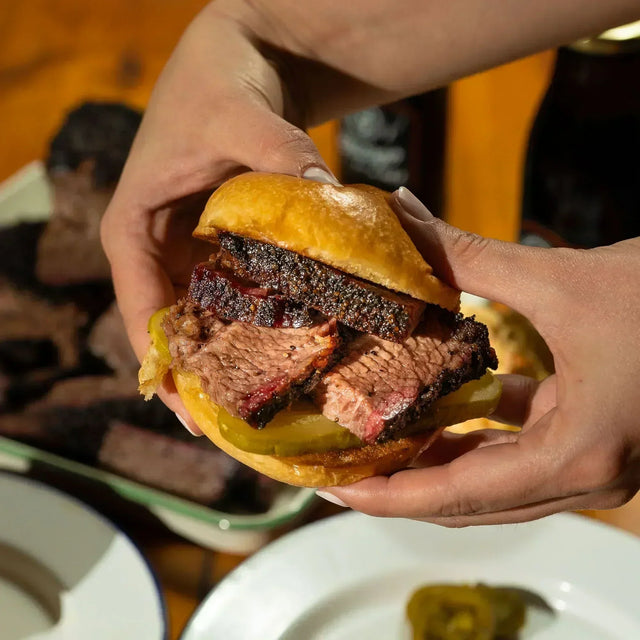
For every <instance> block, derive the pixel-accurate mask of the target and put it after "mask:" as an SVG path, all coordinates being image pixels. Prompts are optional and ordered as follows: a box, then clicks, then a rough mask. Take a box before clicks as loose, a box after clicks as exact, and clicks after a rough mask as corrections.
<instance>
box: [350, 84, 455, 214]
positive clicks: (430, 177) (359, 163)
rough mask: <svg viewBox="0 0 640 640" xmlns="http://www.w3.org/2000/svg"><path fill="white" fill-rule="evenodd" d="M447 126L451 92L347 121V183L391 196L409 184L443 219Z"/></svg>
mask: <svg viewBox="0 0 640 640" xmlns="http://www.w3.org/2000/svg"><path fill="white" fill-rule="evenodd" d="M446 122H447V89H446V88H441V89H436V90H433V91H429V92H427V93H423V94H421V95H417V96H412V97H410V98H406V99H404V100H399V101H398V102H394V103H392V104H387V105H382V106H379V107H372V108H370V109H366V110H364V111H359V112H357V113H353V114H350V115H348V116H346V117H344V118H343V119H342V120H341V122H340V132H339V155H340V165H341V166H340V176H341V180H342V182H344V183H345V184H351V183H365V184H371V185H374V186H376V187H380V188H381V189H385V190H387V191H394V190H395V189H397V188H398V187H400V186H403V185H404V186H406V187H408V188H409V189H411V191H413V192H414V193H415V194H416V196H418V198H420V199H421V200H422V201H423V202H424V203H425V204H426V205H427V206H428V207H429V208H430V209H431V211H433V213H434V214H437V215H442V213H443V207H444V158H445V133H446V131H445V129H446Z"/></svg>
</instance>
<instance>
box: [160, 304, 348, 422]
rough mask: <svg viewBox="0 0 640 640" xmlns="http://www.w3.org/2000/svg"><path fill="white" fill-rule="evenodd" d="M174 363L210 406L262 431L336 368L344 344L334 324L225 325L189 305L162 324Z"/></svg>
mask: <svg viewBox="0 0 640 640" xmlns="http://www.w3.org/2000/svg"><path fill="white" fill-rule="evenodd" d="M163 327H164V330H165V332H166V334H167V337H168V339H169V350H170V352H171V356H172V358H173V359H174V363H175V364H176V365H177V366H178V367H179V368H180V369H183V370H184V371H188V372H193V373H196V374H197V375H198V376H199V377H200V381H201V384H202V387H203V390H204V391H205V392H206V393H207V394H208V395H209V397H210V398H211V400H212V401H213V402H214V403H215V404H217V405H220V406H222V407H224V408H225V409H226V410H227V411H228V412H229V413H230V414H231V415H234V416H237V417H240V418H242V419H243V420H245V421H246V422H248V423H249V424H251V425H253V426H255V427H258V428H262V427H264V426H265V425H266V424H267V422H269V421H270V420H271V419H272V418H273V416H274V415H275V414H276V413H277V412H278V411H280V410H281V409H284V408H285V407H287V406H288V405H289V404H290V402H291V401H292V400H294V399H295V398H297V397H298V396H300V395H301V394H303V393H308V392H309V391H311V389H313V387H314V386H315V385H316V384H317V383H318V381H319V380H320V378H321V377H322V375H323V374H324V373H325V372H326V371H327V370H328V369H329V368H330V367H331V366H332V365H333V364H334V362H335V361H336V359H337V357H338V355H339V352H340V346H341V344H342V339H341V337H340V335H339V333H338V323H337V322H336V321H335V319H330V320H321V321H318V322H317V323H316V324H314V325H313V326H311V327H304V328H300V329H274V328H265V327H256V326H254V325H252V324H247V323H244V322H231V323H228V322H226V321H224V320H221V319H220V318H218V317H217V316H216V315H215V314H214V313H212V312H210V311H206V310H204V309H202V308H201V307H200V306H199V305H197V304H195V303H194V302H192V301H190V300H188V299H182V300H180V301H178V303H177V304H175V305H174V306H173V307H171V310H170V312H169V313H168V314H167V317H166V319H165V321H164V325H163Z"/></svg>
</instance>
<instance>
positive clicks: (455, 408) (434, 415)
mask: <svg viewBox="0 0 640 640" xmlns="http://www.w3.org/2000/svg"><path fill="white" fill-rule="evenodd" d="M501 394H502V383H501V382H500V380H498V378H496V377H495V376H494V375H493V374H492V373H491V372H490V371H487V373H485V374H484V375H483V376H482V378H479V379H478V380H471V381H470V382H466V383H465V384H463V385H462V386H461V387H460V388H459V389H457V390H456V391H453V392H451V393H449V394H447V395H446V396H443V397H442V398H439V399H438V400H436V401H435V402H434V403H433V405H432V406H431V409H429V412H428V413H427V414H426V415H425V416H423V417H422V418H420V420H418V421H417V422H416V423H415V425H414V426H413V427H412V429H411V431H412V432H414V433H417V432H419V431H424V430H425V429H435V428H437V427H448V426H450V425H452V424H458V423H459V422H464V421H465V420H473V418H481V417H484V416H487V415H489V414H491V413H492V412H493V411H494V410H495V408H496V407H497V406H498V402H499V401H500V395H501Z"/></svg>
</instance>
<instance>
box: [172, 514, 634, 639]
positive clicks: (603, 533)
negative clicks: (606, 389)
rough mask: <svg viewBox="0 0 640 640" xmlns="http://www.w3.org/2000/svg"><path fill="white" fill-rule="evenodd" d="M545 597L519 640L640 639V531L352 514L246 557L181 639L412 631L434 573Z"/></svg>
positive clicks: (577, 521) (565, 518) (554, 520)
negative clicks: (411, 609)
mask: <svg viewBox="0 0 640 640" xmlns="http://www.w3.org/2000/svg"><path fill="white" fill-rule="evenodd" d="M477 581H483V582H485V583H487V584H495V585H517V586H519V587H522V588H524V589H527V590H530V591H532V592H534V593H536V594H539V595H540V596H541V597H542V598H544V600H546V602H547V603H548V605H550V607H551V612H550V613H545V612H544V611H543V610H542V609H541V608H538V607H533V606H532V607H530V608H529V610H528V614H529V615H528V622H527V627H526V629H525V631H524V633H523V634H522V635H521V638H522V640H529V639H533V638H535V640H552V639H553V640H596V639H598V640H604V639H606V640H634V639H637V638H640V607H638V595H639V594H640V540H638V539H637V538H635V537H633V536H632V535H630V534H626V533H624V532H621V531H618V530H616V529H613V528H611V527H608V526H606V525H603V524H601V523H599V522H595V521H592V520H589V519H587V518H586V517H583V516H578V515H572V514H562V515H558V516H552V517H549V518H546V519H543V520H539V521H536V522H532V523H528V524H520V525H508V526H490V527H472V528H467V529H460V530H451V529H445V528H442V527H438V526H436V525H430V524H425V523H420V522H414V521H410V520H400V519H397V520H385V519H376V518H372V517H369V516H364V515H361V514H356V513H346V514H343V515H339V516H336V517H334V518H330V519H327V520H323V521H320V522H318V523H315V524H313V525H308V526H306V527H304V528H302V529H299V530H298V531H295V532H293V533H290V534H288V535H286V536H284V537H283V538H281V539H280V540H278V541H276V542H274V543H273V544H271V545H270V546H268V547H266V548H265V549H264V550H262V551H260V552H258V553H257V554H256V555H255V556H253V557H252V558H250V559H249V560H247V561H246V562H245V563H243V564H242V565H240V567H239V568H238V569H236V570H235V571H234V572H233V573H232V574H230V575H229V576H228V577H227V578H226V579H225V580H224V581H223V582H221V583H220V585H219V586H218V587H217V588H216V589H215V590H214V591H212V592H211V594H210V595H209V596H208V597H207V599H206V600H205V601H204V602H203V603H202V605H201V606H200V608H199V609H198V610H197V612H196V614H195V615H194V617H193V618H192V620H191V621H190V623H189V625H188V626H187V629H186V630H185V633H184V635H183V640H204V639H205V638H206V639H209V638H224V639H225V640H248V639H250V638H260V640H276V639H277V640H320V639H322V640H353V639H355V638H366V639H367V640H403V639H405V640H408V639H409V638H410V632H409V628H408V625H407V623H406V622H405V619H404V606H405V604H406V602H407V600H408V598H409V595H410V593H411V592H412V591H413V590H414V589H415V588H417V587H418V586H420V585H422V584H426V583H433V582H454V583H456V582H477Z"/></svg>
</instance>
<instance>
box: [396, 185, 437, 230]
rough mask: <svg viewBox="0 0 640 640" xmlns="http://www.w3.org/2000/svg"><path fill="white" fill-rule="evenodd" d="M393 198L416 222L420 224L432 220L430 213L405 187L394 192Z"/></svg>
mask: <svg viewBox="0 0 640 640" xmlns="http://www.w3.org/2000/svg"><path fill="white" fill-rule="evenodd" d="M395 197H396V200H397V201H398V203H399V204H400V206H401V207H402V209H403V210H404V211H405V212H406V213H408V214H409V215H410V216H412V217H413V218H415V219H416V220H421V221H422V222H427V221H428V220H433V214H432V213H431V211H429V209H427V207H425V206H424V204H422V202H420V200H418V198H416V196H414V195H413V193H411V191H409V189H407V187H400V188H399V189H398V190H397V191H396V192H395Z"/></svg>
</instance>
